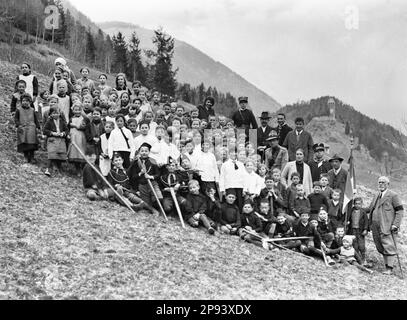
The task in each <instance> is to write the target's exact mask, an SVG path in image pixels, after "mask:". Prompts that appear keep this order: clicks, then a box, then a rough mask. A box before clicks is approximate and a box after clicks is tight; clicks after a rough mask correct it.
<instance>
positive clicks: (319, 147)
mask: <svg viewBox="0 0 407 320" xmlns="http://www.w3.org/2000/svg"><path fill="white" fill-rule="evenodd" d="M312 149H314V151H315V152H317V151H319V150H323V151H325V145H324V144H323V143H316V144H314V145H313V146H312Z"/></svg>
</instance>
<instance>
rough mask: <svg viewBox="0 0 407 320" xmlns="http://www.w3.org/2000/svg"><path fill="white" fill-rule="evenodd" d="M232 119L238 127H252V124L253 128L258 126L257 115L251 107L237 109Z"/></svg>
mask: <svg viewBox="0 0 407 320" xmlns="http://www.w3.org/2000/svg"><path fill="white" fill-rule="evenodd" d="M232 120H233V122H234V123H235V126H236V128H238V129H250V125H251V127H252V129H257V128H258V125H257V120H256V117H255V116H254V114H253V111H252V110H249V109H245V110H243V111H240V110H238V111H236V112H235V113H234V114H233V116H232Z"/></svg>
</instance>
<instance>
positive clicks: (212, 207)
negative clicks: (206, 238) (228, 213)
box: [205, 187, 221, 231]
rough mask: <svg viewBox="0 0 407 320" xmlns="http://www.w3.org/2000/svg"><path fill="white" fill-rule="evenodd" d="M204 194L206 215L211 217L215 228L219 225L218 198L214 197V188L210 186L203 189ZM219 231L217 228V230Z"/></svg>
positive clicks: (219, 209)
mask: <svg viewBox="0 0 407 320" xmlns="http://www.w3.org/2000/svg"><path fill="white" fill-rule="evenodd" d="M205 194H206V215H207V216H208V218H209V219H211V220H212V221H213V222H214V223H215V226H216V228H218V227H219V221H220V212H221V204H220V202H219V200H218V199H216V197H215V194H216V190H215V189H214V188H212V187H208V188H206V190H205ZM218 231H219V230H218Z"/></svg>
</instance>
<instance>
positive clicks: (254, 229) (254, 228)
mask: <svg viewBox="0 0 407 320" xmlns="http://www.w3.org/2000/svg"><path fill="white" fill-rule="evenodd" d="M241 222H242V227H241V228H240V229H239V230H238V233H239V236H240V238H241V239H243V240H245V241H247V242H250V243H253V244H255V245H257V246H259V247H262V246H263V244H262V242H261V240H260V239H259V238H258V237H256V236H253V235H251V234H249V233H248V232H251V233H254V234H257V235H258V236H260V237H261V234H260V233H261V232H262V231H263V224H262V222H261V220H260V218H259V217H258V215H256V214H255V211H254V204H253V202H252V201H250V200H246V201H245V202H244V204H243V209H242V215H241ZM247 231H248V232H247Z"/></svg>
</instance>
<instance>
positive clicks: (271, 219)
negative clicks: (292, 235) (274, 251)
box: [255, 200, 277, 237]
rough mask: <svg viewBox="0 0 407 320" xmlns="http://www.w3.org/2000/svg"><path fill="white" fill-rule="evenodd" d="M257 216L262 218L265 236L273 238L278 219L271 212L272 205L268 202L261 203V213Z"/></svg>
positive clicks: (257, 213)
mask: <svg viewBox="0 0 407 320" xmlns="http://www.w3.org/2000/svg"><path fill="white" fill-rule="evenodd" d="M255 214H256V215H257V216H258V217H259V218H260V221H261V223H262V226H263V234H264V235H265V236H269V237H272V236H273V234H274V230H275V228H276V223H277V219H276V217H275V216H274V215H273V214H272V211H271V210H270V204H269V203H268V201H267V200H262V201H261V202H260V207H259V212H255Z"/></svg>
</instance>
